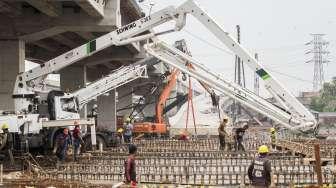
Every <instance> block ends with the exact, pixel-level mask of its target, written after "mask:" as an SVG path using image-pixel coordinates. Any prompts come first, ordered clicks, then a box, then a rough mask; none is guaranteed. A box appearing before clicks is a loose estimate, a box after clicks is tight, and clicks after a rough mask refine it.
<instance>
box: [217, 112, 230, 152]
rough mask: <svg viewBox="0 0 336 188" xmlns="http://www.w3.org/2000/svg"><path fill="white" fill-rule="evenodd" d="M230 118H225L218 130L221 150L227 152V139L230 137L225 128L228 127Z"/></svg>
mask: <svg viewBox="0 0 336 188" xmlns="http://www.w3.org/2000/svg"><path fill="white" fill-rule="evenodd" d="M227 123H228V118H224V119H223V121H222V123H221V124H220V125H219V128H218V136H219V149H220V150H225V137H227V136H228V134H227V132H226V130H225V127H226V126H227Z"/></svg>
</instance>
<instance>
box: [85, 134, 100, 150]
mask: <svg viewBox="0 0 336 188" xmlns="http://www.w3.org/2000/svg"><path fill="white" fill-rule="evenodd" d="M96 141H97V145H96V147H95V148H94V149H95V150H99V145H102V146H103V149H106V142H105V140H104V138H102V137H101V136H98V135H97V137H96ZM86 151H92V143H91V137H90V136H86V137H84V145H83V147H82V152H86Z"/></svg>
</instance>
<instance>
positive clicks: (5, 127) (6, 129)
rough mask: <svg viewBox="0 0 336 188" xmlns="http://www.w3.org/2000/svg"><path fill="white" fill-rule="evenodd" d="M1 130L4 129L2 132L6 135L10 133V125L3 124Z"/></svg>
mask: <svg viewBox="0 0 336 188" xmlns="http://www.w3.org/2000/svg"><path fill="white" fill-rule="evenodd" d="M1 129H2V131H3V132H4V133H5V132H8V129H9V126H8V124H7V123H4V124H2V126H1Z"/></svg>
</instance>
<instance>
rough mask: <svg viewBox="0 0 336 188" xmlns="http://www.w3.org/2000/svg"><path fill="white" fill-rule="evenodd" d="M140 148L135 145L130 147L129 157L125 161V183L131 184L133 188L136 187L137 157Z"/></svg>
mask: <svg viewBox="0 0 336 188" xmlns="http://www.w3.org/2000/svg"><path fill="white" fill-rule="evenodd" d="M137 150H138V148H137V146H136V145H134V144H130V145H129V146H128V157H127V160H126V161H125V183H126V184H130V186H131V187H136V184H137V181H136V163H135V155H136V152H137Z"/></svg>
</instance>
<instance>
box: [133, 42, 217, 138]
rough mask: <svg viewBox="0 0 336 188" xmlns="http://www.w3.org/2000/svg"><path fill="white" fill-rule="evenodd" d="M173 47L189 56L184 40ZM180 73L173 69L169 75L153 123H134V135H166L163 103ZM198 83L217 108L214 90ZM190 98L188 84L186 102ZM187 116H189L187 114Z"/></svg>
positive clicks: (166, 125)
mask: <svg viewBox="0 0 336 188" xmlns="http://www.w3.org/2000/svg"><path fill="white" fill-rule="evenodd" d="M175 46H176V48H177V49H179V50H181V51H182V52H184V53H186V54H189V55H191V54H190V52H189V50H188V49H187V44H186V42H185V40H180V41H176V42H175ZM188 67H189V68H190V69H194V67H193V66H192V65H191V64H189V66H188ZM180 73H181V71H180V70H178V69H173V71H172V72H171V74H170V75H169V77H168V80H169V81H168V84H167V85H166V86H165V87H164V89H163V90H162V92H161V94H160V97H159V100H158V102H157V104H156V108H155V122H136V123H134V129H133V131H134V133H140V134H141V133H156V134H163V135H164V134H168V131H169V125H168V123H167V122H165V121H164V117H163V114H164V108H165V103H166V101H167V99H168V98H169V96H170V93H171V91H172V89H173V88H174V87H175V85H176V83H177V78H178V76H179V74H180ZM199 83H200V84H201V85H202V87H203V88H204V89H205V90H206V91H207V92H208V93H209V94H210V96H211V99H212V103H213V105H214V106H218V98H217V96H216V94H215V92H214V90H212V89H211V88H210V87H209V86H208V85H207V84H205V83H203V82H199ZM191 97H192V96H191V85H190V82H189V94H188V102H189V100H192V99H191ZM188 109H189V104H188ZM188 114H189V112H188ZM187 119H188V118H187ZM186 124H187V123H186ZM194 124H195V122H194Z"/></svg>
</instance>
